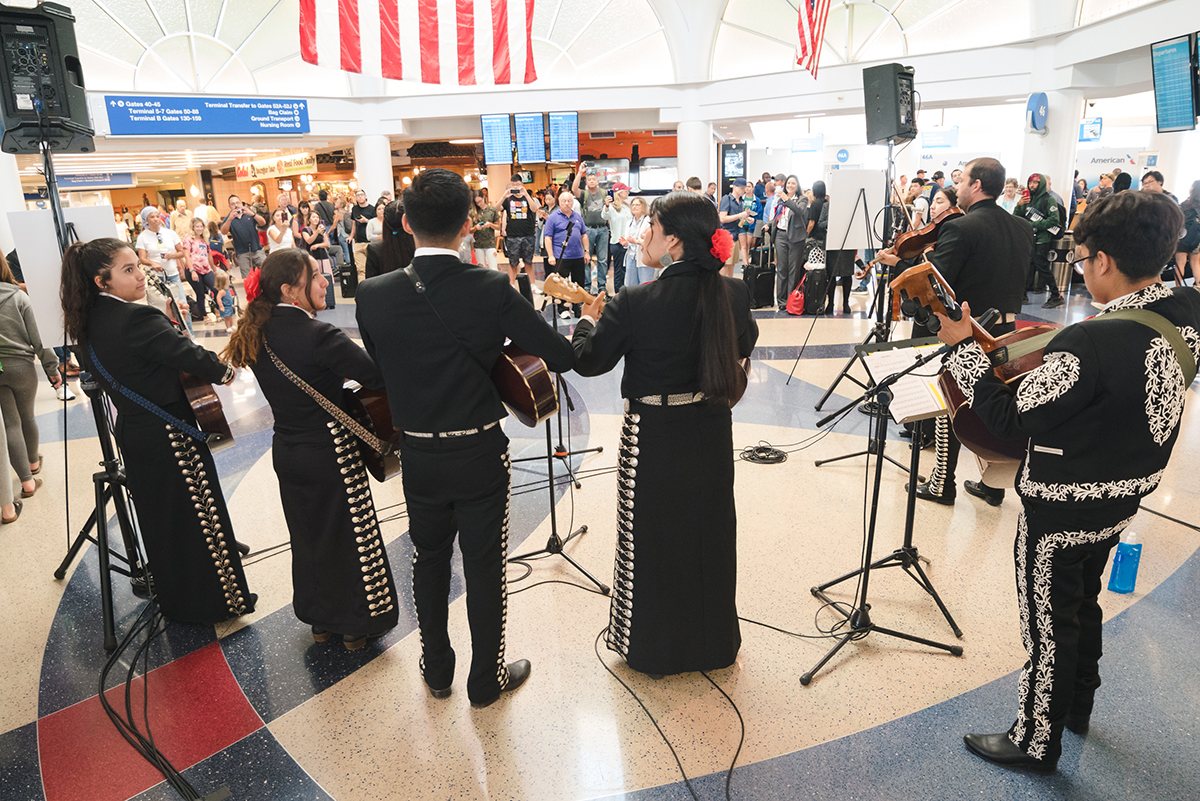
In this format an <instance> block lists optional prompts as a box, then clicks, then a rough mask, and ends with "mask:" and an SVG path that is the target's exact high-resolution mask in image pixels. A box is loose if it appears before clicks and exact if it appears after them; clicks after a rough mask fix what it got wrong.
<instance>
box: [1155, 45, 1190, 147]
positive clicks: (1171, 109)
mask: <svg viewBox="0 0 1200 801" xmlns="http://www.w3.org/2000/svg"><path fill="white" fill-rule="evenodd" d="M1150 56H1151V58H1150V61H1151V67H1152V71H1153V74H1154V109H1155V117H1156V119H1157V122H1158V132H1159V133H1170V132H1172V131H1191V130H1194V129H1195V128H1196V103H1195V97H1194V95H1193V92H1194V90H1195V88H1196V85H1195V77H1194V74H1193V68H1192V44H1191V37H1190V36H1179V37H1177V38H1175V39H1168V40H1166V41H1165V42H1158V43H1157V44H1154V45H1152V46H1151V48H1150Z"/></svg>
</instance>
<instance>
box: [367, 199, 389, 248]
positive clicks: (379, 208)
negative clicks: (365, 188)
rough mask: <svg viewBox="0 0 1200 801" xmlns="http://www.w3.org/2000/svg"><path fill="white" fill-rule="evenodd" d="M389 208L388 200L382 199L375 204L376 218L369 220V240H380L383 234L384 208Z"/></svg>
mask: <svg viewBox="0 0 1200 801" xmlns="http://www.w3.org/2000/svg"><path fill="white" fill-rule="evenodd" d="M386 208H387V201H386V200H380V202H379V203H376V204H375V219H373V220H367V242H368V243H370V242H378V241H379V238H380V237H381V236H383V210H384V209H386Z"/></svg>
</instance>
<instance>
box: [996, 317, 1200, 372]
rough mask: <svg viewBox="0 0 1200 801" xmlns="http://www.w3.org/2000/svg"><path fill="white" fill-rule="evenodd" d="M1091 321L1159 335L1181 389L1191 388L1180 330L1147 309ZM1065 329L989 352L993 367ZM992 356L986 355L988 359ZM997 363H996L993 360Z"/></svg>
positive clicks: (1192, 359) (1191, 368) (1189, 357)
mask: <svg viewBox="0 0 1200 801" xmlns="http://www.w3.org/2000/svg"><path fill="white" fill-rule="evenodd" d="M1092 319H1093V320H1129V321H1131V322H1135V323H1141V324H1142V325H1144V326H1147V327H1148V328H1153V329H1154V330H1155V331H1156V332H1158V334H1159V335H1160V336H1161V337H1163V338H1164V339H1166V340H1167V342H1168V343H1170V345H1171V349H1172V350H1173V351H1175V358H1176V359H1178V360H1179V367H1180V368H1181V369H1182V370H1183V379H1184V386H1191V384H1192V381H1194V380H1195V378H1196V368H1197V365H1196V356H1195V354H1193V353H1192V349H1191V348H1189V347H1188V344H1187V342H1186V341H1185V340H1184V338H1183V334H1180V333H1179V329H1178V328H1176V327H1175V325H1174V324H1173V323H1172V322H1171V321H1170V320H1168V319H1167V318H1166V317H1163V316H1162V315H1161V314H1159V313H1157V312H1152V311H1149V310H1147V309H1119V310H1117V311H1114V312H1109V313H1108V314H1103V315H1100V316H1099V317H1094V318H1092ZM1064 330H1065V329H1062V328H1060V329H1058V330H1056V331H1048V332H1046V333H1045V334H1039V335H1038V336H1036V337H1030V338H1029V339H1024V340H1021V341H1020V342H1014V343H1013V344H1011V345H1006V346H1005V347H1003V348H999V349H997V350H995V351H993V352H992V354H994V356H993V364H1002V363H1004V362H1006V361H1015V360H1016V359H1019V358H1021V357H1022V356H1026V355H1028V354H1030V353H1033V352H1034V351H1039V350H1043V349H1044V348H1045V347H1046V346H1047V345H1049V344H1050V341H1051V340H1052V339H1054V338H1055V337H1056V336H1058V335H1059V334H1060V333H1062V332H1063V331H1064ZM992 354H989V355H990V356H991V355H992ZM997 358H998V359H999V361H995V359H997Z"/></svg>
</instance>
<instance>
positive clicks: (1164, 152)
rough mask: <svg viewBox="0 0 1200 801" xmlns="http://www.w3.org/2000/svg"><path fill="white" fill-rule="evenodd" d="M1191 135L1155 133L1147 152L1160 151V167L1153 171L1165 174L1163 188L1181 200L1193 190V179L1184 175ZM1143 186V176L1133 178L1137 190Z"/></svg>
mask: <svg viewBox="0 0 1200 801" xmlns="http://www.w3.org/2000/svg"><path fill="white" fill-rule="evenodd" d="M1189 137H1190V133H1188V132H1185V131H1180V132H1178V133H1153V134H1151V135H1150V144H1149V145H1147V146H1146V149H1147V150H1150V151H1158V166H1156V167H1154V168H1153V169H1156V170H1158V171H1159V172H1161V173H1162V174H1163V186H1164V187H1165V188H1166V189H1167V190H1168V191H1170V192H1171V193H1173V194H1174V195H1175V196H1176V197H1178V198H1179V199H1180V200H1183V199H1184V198H1185V197H1187V194H1188V192H1189V191H1190V190H1191V188H1192V180H1193V179H1192V177H1189V176H1188V175H1186V174H1185V173H1184V170H1183V167H1184V145H1185V144H1187V140H1188V138H1189ZM1141 184H1142V176H1141V175H1140V174H1139V175H1134V176H1133V187H1132V188H1134V189H1137V188H1138V187H1140V186H1141Z"/></svg>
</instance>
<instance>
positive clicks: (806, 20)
mask: <svg viewBox="0 0 1200 801" xmlns="http://www.w3.org/2000/svg"><path fill="white" fill-rule="evenodd" d="M301 2H303V0H301ZM829 3H830V0H800V25H799V31H800V50H799V53H798V54H797V58H796V63H797V64H799V65H801V66H802V67H804V69H806V70H808V71H809V72H811V73H812V76H813V78H816V77H817V66H818V65H819V64H820V62H821V44H822V43H823V42H824V41H825V21H826V20H827V19H829Z"/></svg>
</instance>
